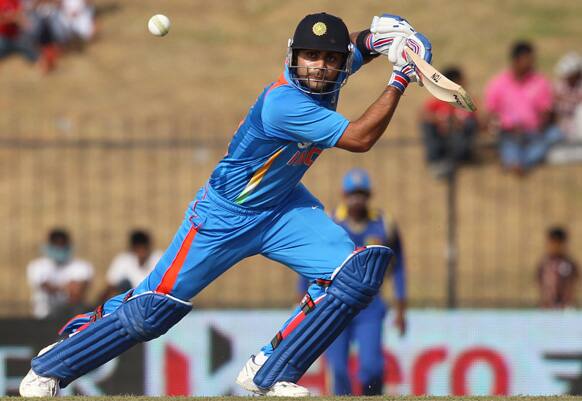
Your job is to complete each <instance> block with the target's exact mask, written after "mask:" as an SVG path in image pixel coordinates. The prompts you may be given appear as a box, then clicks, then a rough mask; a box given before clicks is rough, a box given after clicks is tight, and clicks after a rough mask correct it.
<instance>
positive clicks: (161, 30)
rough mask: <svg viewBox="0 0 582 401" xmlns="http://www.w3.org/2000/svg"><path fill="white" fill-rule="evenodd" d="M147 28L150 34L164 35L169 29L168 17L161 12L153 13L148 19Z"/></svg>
mask: <svg viewBox="0 0 582 401" xmlns="http://www.w3.org/2000/svg"><path fill="white" fill-rule="evenodd" d="M148 29H149V31H150V33H151V34H152V35H155V36H165V35H166V34H167V33H168V32H169V31H170V19H169V18H168V17H166V16H165V15H162V14H157V15H154V16H153V17H151V18H150V20H149V21H148Z"/></svg>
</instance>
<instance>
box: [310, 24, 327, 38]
mask: <svg viewBox="0 0 582 401" xmlns="http://www.w3.org/2000/svg"><path fill="white" fill-rule="evenodd" d="M311 30H312V31H313V33H314V34H316V35H317V36H322V35H325V33H326V32H327V25H325V23H323V22H316V23H315V24H313V28H311Z"/></svg>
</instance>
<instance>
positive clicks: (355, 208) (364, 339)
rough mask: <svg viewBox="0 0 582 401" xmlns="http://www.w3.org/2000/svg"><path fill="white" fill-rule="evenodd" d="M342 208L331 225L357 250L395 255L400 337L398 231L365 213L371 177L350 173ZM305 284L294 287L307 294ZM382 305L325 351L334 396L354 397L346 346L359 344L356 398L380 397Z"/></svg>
mask: <svg viewBox="0 0 582 401" xmlns="http://www.w3.org/2000/svg"><path fill="white" fill-rule="evenodd" d="M343 192H344V202H345V203H344V204H343V205H340V206H339V207H338V208H337V209H336V211H335V214H334V221H335V222H336V223H337V224H339V225H340V226H342V227H343V228H344V229H345V230H346V231H347V232H348V234H349V236H350V238H351V239H352V241H354V244H355V245H356V247H360V246H365V245H388V246H390V248H391V249H392V250H393V251H394V254H395V257H394V259H393V262H392V263H393V265H392V271H393V279H394V289H395V293H396V317H395V320H394V323H395V325H396V326H397V327H398V330H399V331H400V335H404V333H405V332H406V317H405V315H406V284H405V282H406V280H405V270H404V251H403V248H402V242H401V240H400V235H399V232H398V228H397V227H396V225H395V223H394V221H391V220H389V219H386V218H385V217H384V216H382V213H381V212H379V211H378V210H373V209H371V208H370V205H369V200H370V196H371V194H372V192H371V185H370V178H369V177H368V174H367V173H366V171H364V170H360V169H354V170H351V171H349V172H348V173H347V174H346V175H345V177H344V181H343ZM308 285H309V283H308V282H307V280H306V279H301V280H300V282H299V287H300V290H301V292H302V294H303V293H305V292H306V291H307V287H308ZM386 313H387V305H386V304H385V303H384V301H383V300H382V298H381V296H377V297H376V298H375V299H374V300H373V301H372V302H371V303H370V305H369V306H368V307H367V308H366V309H364V310H363V311H361V312H360V313H359V314H358V315H357V316H356V317H355V318H354V320H353V321H352V322H351V323H350V325H349V326H348V327H346V329H345V330H344V332H343V333H342V334H340V335H339V337H337V338H336V340H335V341H334V342H333V343H332V344H331V345H330V346H329V348H328V349H327V351H326V353H325V358H326V359H327V361H328V362H329V365H330V369H331V373H332V378H333V392H334V394H335V395H348V394H353V393H357V391H355V390H354V389H353V387H352V383H351V381H350V377H349V374H348V358H349V350H350V344H351V343H352V342H353V341H355V342H357V344H358V352H359V359H360V363H359V367H360V368H359V372H358V377H359V380H360V383H361V393H362V394H364V395H380V394H382V392H383V384H384V381H383V378H384V353H383V346H382V344H383V342H382V332H383V330H382V327H383V320H384V317H385V315H386Z"/></svg>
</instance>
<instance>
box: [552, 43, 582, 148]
mask: <svg viewBox="0 0 582 401" xmlns="http://www.w3.org/2000/svg"><path fill="white" fill-rule="evenodd" d="M555 72H556V76H557V77H558V82H557V83H556V86H555V93H556V106H555V109H556V118H557V122H558V125H559V127H560V130H561V132H563V133H564V136H565V138H566V139H567V140H581V139H582V56H580V55H579V54H578V53H575V52H572V53H568V54H566V55H565V56H564V57H562V58H561V59H560V61H559V62H558V64H557V65H556V69H555Z"/></svg>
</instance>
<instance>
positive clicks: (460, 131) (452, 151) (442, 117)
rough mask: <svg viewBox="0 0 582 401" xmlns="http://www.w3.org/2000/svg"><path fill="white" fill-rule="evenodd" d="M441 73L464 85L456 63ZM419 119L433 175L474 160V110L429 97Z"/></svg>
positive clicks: (441, 173)
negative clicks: (463, 108)
mask: <svg viewBox="0 0 582 401" xmlns="http://www.w3.org/2000/svg"><path fill="white" fill-rule="evenodd" d="M443 74H444V76H445V77H447V78H448V79H450V80H452V81H454V82H456V83H458V84H460V85H461V86H465V82H464V81H465V80H464V75H463V72H462V71H461V69H459V68H458V67H449V68H447V69H445V71H444V72H443ZM421 121H422V127H421V128H422V135H423V141H424V145H425V150H426V161H427V163H428V166H429V169H430V170H431V172H432V173H433V174H434V175H435V177H437V178H442V177H445V176H447V175H448V174H450V173H451V172H452V170H453V169H454V168H455V167H456V166H457V165H459V164H462V163H467V162H471V161H473V158H474V155H473V144H474V140H475V134H476V133H477V129H478V124H477V119H476V115H475V114H474V113H471V112H469V111H467V110H462V109H459V108H456V107H454V106H452V105H451V104H449V103H446V102H443V101H441V100H438V99H434V98H432V99H430V100H428V101H427V102H426V103H425V105H424V108H423V112H422V116H421Z"/></svg>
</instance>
